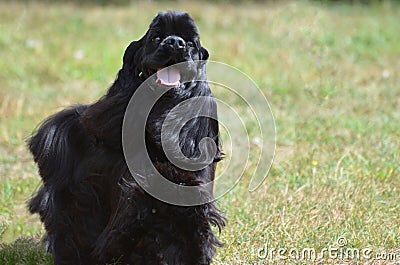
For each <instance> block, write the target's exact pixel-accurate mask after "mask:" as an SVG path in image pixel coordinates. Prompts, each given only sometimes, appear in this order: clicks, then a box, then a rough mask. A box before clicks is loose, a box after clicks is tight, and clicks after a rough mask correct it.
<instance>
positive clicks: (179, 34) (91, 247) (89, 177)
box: [29, 11, 225, 265]
mask: <svg viewBox="0 0 400 265" xmlns="http://www.w3.org/2000/svg"><path fill="white" fill-rule="evenodd" d="M208 57H209V55H208V52H207V50H206V49H205V48H203V47H202V46H201V44H200V39H199V34H198V31H197V28H196V25H195V24H194V22H193V20H192V19H191V18H190V16H189V15H188V14H186V13H179V12H172V11H168V12H162V13H159V14H158V15H157V16H156V17H155V18H154V20H153V21H152V23H151V24H150V28H149V30H148V31H147V33H146V34H145V35H144V36H143V37H142V38H141V39H140V40H138V41H134V42H132V43H131V44H130V45H129V46H128V48H127V49H126V51H125V54H124V57H123V65H122V69H120V70H119V72H118V75H117V78H116V80H115V82H114V83H113V84H112V86H111V87H110V88H109V90H108V92H107V94H106V95H105V96H103V97H102V98H101V99H100V100H98V101H97V102H95V103H94V104H91V105H78V106H74V107H72V108H69V109H66V110H63V111H61V112H59V113H56V114H55V115H53V116H52V117H50V118H48V119H47V120H46V121H45V122H44V123H43V124H42V125H41V126H40V127H39V129H38V130H37V131H36V132H35V133H34V135H33V136H32V137H31V138H30V140H29V149H30V151H31V152H32V154H33V157H34V160H35V162H36V163H37V165H38V168H39V173H40V176H41V178H42V181H43V185H42V186H41V188H40V190H39V191H38V193H37V194H36V195H35V196H34V197H33V198H32V199H31V201H30V203H29V209H30V211H31V213H38V214H39V215H40V217H41V221H42V222H43V223H44V226H45V229H46V236H45V238H44V242H45V244H46V247H47V250H48V251H49V252H50V253H52V255H53V257H54V263H55V264H56V265H61V264H69V265H79V264H82V265H96V264H109V263H113V262H117V263H118V264H133V265H166V264H168V265H205V264H210V263H211V261H212V259H213V256H214V254H215V249H216V247H217V246H220V245H221V243H220V242H219V241H218V239H217V238H216V236H215V235H214V232H213V230H212V226H216V227H217V228H218V229H219V230H221V228H222V227H223V226H224V225H225V219H224V218H223V217H222V216H221V214H220V212H219V211H218V209H217V208H216V206H215V203H214V202H213V200H212V191H210V190H207V189H205V190H203V192H204V196H206V197H207V196H208V197H209V198H211V200H208V201H209V202H208V203H204V204H199V205H192V206H179V205H174V204H170V203H168V202H163V201H160V200H158V199H157V198H155V197H153V196H151V195H150V194H148V193H147V192H146V191H145V190H144V189H143V188H142V187H141V186H140V185H139V183H138V182H137V181H136V180H135V178H134V177H133V175H132V172H131V171H132V170H129V168H128V165H127V161H126V159H125V156H124V152H123V144H122V127H123V126H122V125H123V120H124V116H125V112H126V109H127V106H128V103H129V101H130V99H131V98H132V96H133V95H134V93H135V92H136V91H137V90H138V88H139V87H140V85H141V84H143V83H144V82H145V80H146V79H148V78H155V79H156V83H157V85H158V86H159V87H160V88H162V87H164V88H167V90H166V91H167V92H166V93H164V94H163V95H162V96H161V98H159V100H158V101H157V102H156V103H155V105H154V107H153V108H152V110H151V112H150V114H149V116H148V117H147V120H146V126H145V132H144V135H145V138H146V139H145V144H146V148H147V155H148V157H149V158H150V159H151V162H152V164H153V165H154V167H155V168H156V169H157V171H158V172H159V173H160V174H161V175H162V176H163V177H165V178H166V179H168V180H169V181H171V182H173V183H176V184H179V185H183V186H200V185H202V184H205V183H210V182H211V181H212V180H214V172H215V166H216V163H217V162H218V161H220V160H221V152H220V149H219V144H220V143H219V139H218V134H219V133H218V122H217V121H216V120H215V119H212V118H209V117H205V116H204V115H203V116H201V117H197V118H193V119H191V120H190V122H188V123H187V124H186V125H185V126H184V127H183V128H181V131H180V132H179V141H178V142H179V148H180V149H181V150H182V152H183V154H184V155H185V156H186V157H187V158H189V159H190V158H196V157H198V156H199V155H200V151H199V145H200V141H201V139H203V138H210V139H212V140H213V141H214V143H215V146H217V150H216V152H215V155H214V157H213V159H212V161H211V163H209V164H208V165H206V166H205V167H203V168H201V169H199V170H187V169H182V168H179V167H178V166H176V165H175V164H174V163H171V161H169V160H168V158H167V156H166V154H165V152H164V150H163V147H162V145H161V142H160V139H161V138H160V137H161V136H160V134H161V127H162V124H163V121H164V119H165V118H166V115H167V114H168V113H169V112H170V111H171V109H173V108H174V106H176V105H177V104H179V103H181V102H183V101H185V100H187V99H190V98H195V97H198V96H206V97H209V98H210V99H212V95H211V91H210V88H209V86H208V84H207V81H206V80H204V78H199V76H197V75H200V74H201V75H204V73H205V63H204V61H205V60H207V59H208ZM199 60H201V61H199ZM182 62H184V63H185V65H187V68H193V69H186V70H187V72H183V71H182V69H179V68H170V67H169V68H166V67H168V66H171V65H174V64H176V63H182ZM187 73H190V75H191V76H189V77H188V76H186V77H185V78H186V80H189V81H186V82H183V80H182V79H183V75H187ZM206 107H207V109H206V111H208V112H210V114H213V115H215V114H216V113H215V112H216V104H215V101H214V100H211V103H210V104H208V105H207V106H206ZM130 115H136V113H133V114H132V113H130ZM137 115H140V114H137ZM211 116H212V115H211ZM215 117H216V116H215ZM129 133H131V134H132V137H135V132H134V131H133V132H129ZM138 152H141V151H140V150H139V151H138ZM139 155H142V154H139Z"/></svg>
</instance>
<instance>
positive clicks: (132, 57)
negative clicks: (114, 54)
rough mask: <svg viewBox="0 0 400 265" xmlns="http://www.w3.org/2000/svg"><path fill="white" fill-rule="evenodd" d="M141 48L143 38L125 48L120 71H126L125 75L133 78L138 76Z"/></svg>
mask: <svg viewBox="0 0 400 265" xmlns="http://www.w3.org/2000/svg"><path fill="white" fill-rule="evenodd" d="M142 47H143V38H141V39H140V40H138V41H132V42H131V44H129V46H128V47H127V48H126V50H125V53H124V57H123V60H122V61H123V65H122V70H124V71H127V72H126V73H127V74H132V75H133V76H139V73H140V71H141V70H140V67H139V66H140V58H141V57H142V54H141V52H140V51H141V48H142Z"/></svg>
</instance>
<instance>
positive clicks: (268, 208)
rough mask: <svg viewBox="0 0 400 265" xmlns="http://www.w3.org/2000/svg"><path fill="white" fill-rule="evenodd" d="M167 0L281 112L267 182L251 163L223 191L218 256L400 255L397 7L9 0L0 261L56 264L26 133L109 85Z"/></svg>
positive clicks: (0, 131) (1, 13)
mask: <svg viewBox="0 0 400 265" xmlns="http://www.w3.org/2000/svg"><path fill="white" fill-rule="evenodd" d="M167 9H176V10H184V11H187V12H189V13H190V14H191V15H192V17H193V18H194V19H195V21H196V23H197V25H198V27H199V30H200V33H201V36H202V43H203V45H204V46H205V47H206V48H207V49H208V51H209V52H210V54H211V59H212V60H214V61H220V62H224V63H227V64H230V65H232V66H234V67H237V68H238V69H240V70H242V71H243V72H244V73H246V74H247V75H249V76H250V77H251V78H252V79H253V80H254V81H255V82H256V83H257V85H258V86H259V87H260V89H261V90H262V91H263V93H264V94H265V95H266V97H267V99H268V101H269V104H270V106H271V109H272V111H273V113H274V117H275V122H276V131H277V137H276V146H277V149H276V156H275V160H274V163H273V165H272V167H271V170H270V172H269V175H268V177H267V178H266V180H265V181H264V182H263V184H262V185H261V187H260V188H259V189H257V190H256V191H255V192H249V191H248V189H247V187H248V183H249V174H248V172H247V171H246V172H245V173H244V178H243V181H241V182H240V183H239V184H238V185H237V186H236V187H235V189H233V190H232V191H231V192H230V193H229V194H228V195H226V196H224V197H223V198H221V199H220V200H219V201H218V204H219V206H220V208H221V209H222V210H223V211H224V212H225V215H226V217H227V219H228V220H229V222H228V226H227V227H226V228H225V229H224V230H223V231H222V234H221V235H220V238H221V240H222V241H223V242H224V243H225V246H224V247H223V248H221V249H219V251H218V254H217V256H216V260H215V262H214V264H216V265H222V264H257V262H259V263H258V264H267V263H266V262H267V258H268V257H266V258H263V257H262V255H261V254H263V251H261V252H260V248H265V245H266V244H267V245H268V247H269V248H276V249H278V248H282V249H286V250H288V251H289V250H290V249H304V248H315V249H316V250H317V251H321V250H323V249H324V248H329V247H330V246H336V245H338V242H337V241H338V239H341V240H344V239H345V240H346V242H345V243H346V244H345V246H346V247H350V248H357V249H360V250H361V249H366V248H368V249H371V251H372V252H373V254H372V255H373V257H376V255H375V254H379V253H387V254H393V255H390V256H389V255H387V256H386V258H385V259H384V261H383V263H382V264H386V262H387V263H389V262H395V261H396V259H397V263H398V262H400V218H399V217H400V204H399V198H400V165H399V161H400V133H399V132H400V23H399V17H400V5H399V4H398V3H396V2H394V1H393V2H390V1H382V2H380V3H379V4H378V3H376V4H371V5H361V4H354V5H347V4H321V3H318V2H313V1H311V2H308V1H299V2H287V3H285V4H283V3H281V4H260V3H253V4H235V5H228V4H227V3H220V4H212V3H211V2H202V3H199V2H185V1H177V2H160V3H158V2H151V1H148V2H140V3H135V4H131V5H128V6H100V5H84V6H79V5H74V4H62V3H57V4H55V3H53V4H50V3H47V4H46V3H36V2H28V3H20V2H0V59H1V60H0V242H3V243H2V245H1V246H0V264H51V262H50V258H49V256H47V255H45V254H44V252H43V248H42V247H41V246H40V245H38V244H37V243H35V242H37V241H38V238H40V236H41V235H43V229H42V227H41V224H40V222H39V218H38V217H37V216H31V215H29V213H28V212H27V210H26V202H27V200H28V199H29V198H30V196H31V195H32V194H33V193H34V192H35V190H36V189H37V188H38V185H39V183H40V182H39V176H38V173H37V169H36V167H35V165H34V163H33V161H32V157H31V156H30V154H29V153H28V151H27V148H26V146H25V141H26V139H27V138H28V137H29V135H30V133H31V132H32V131H33V130H34V128H35V127H36V126H37V124H38V123H39V122H40V121H41V120H43V119H44V118H45V117H46V116H48V115H50V114H52V113H54V112H56V111H58V110H60V109H62V108H64V107H66V106H68V105H71V104H76V103H89V102H93V101H94V100H96V99H97V98H99V97H100V96H101V95H103V94H104V93H105V91H106V89H107V88H108V86H109V85H110V84H111V82H112V81H113V80H114V78H115V75H116V73H117V71H118V69H119V67H120V66H121V57H122V54H123V51H124V49H125V47H126V46H127V45H128V44H129V42H130V41H132V40H134V39H138V38H139V37H141V36H142V35H143V34H144V33H145V31H146V29H147V27H148V25H149V23H150V21H151V19H152V18H153V17H154V15H155V14H156V13H157V12H158V11H160V10H167ZM238 104H239V103H238ZM243 113H244V114H245V113H246V111H245V110H243ZM244 114H243V115H244ZM250 137H252V135H250ZM255 159H256V157H255V156H252V155H250V161H249V168H248V170H252V168H253V169H254V166H255V163H256V161H255ZM31 237H33V238H31ZM22 238H25V239H22ZM17 239H18V240H17ZM15 240H17V241H16V242H15ZM12 242H15V243H12ZM339 246H340V245H339ZM264 254H265V253H264ZM396 255H397V256H396ZM389 257H392V258H391V259H390V258H389ZM274 261H276V262H277V263H282V264H283V263H285V262H288V260H279V258H276V257H275V259H274ZM325 261H326V262H327V263H335V262H339V261H340V259H339V258H335V257H331V258H330V259H329V258H327V259H325ZM364 261H365V260H364ZM368 261H370V262H372V258H371V259H368ZM290 262H305V263H311V261H307V260H306V261H304V260H295V259H291V260H290ZM345 262H348V261H347V260H346V261H345Z"/></svg>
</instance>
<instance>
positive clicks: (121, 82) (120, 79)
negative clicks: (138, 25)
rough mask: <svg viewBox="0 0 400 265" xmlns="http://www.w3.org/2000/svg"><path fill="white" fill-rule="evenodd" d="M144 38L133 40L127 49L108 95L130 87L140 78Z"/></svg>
mask: <svg viewBox="0 0 400 265" xmlns="http://www.w3.org/2000/svg"><path fill="white" fill-rule="evenodd" d="M145 36H146V35H145ZM143 40H144V37H142V38H141V39H140V40H138V41H132V42H131V43H130V44H129V46H128V47H127V48H126V49H125V53H124V56H123V59H122V68H121V70H119V72H118V75H117V79H116V80H115V82H114V84H113V85H112V86H111V87H110V89H109V90H108V93H107V95H108V96H112V95H115V94H117V93H118V92H119V91H121V90H124V89H126V88H128V89H129V88H130V87H131V85H132V84H133V83H134V81H135V80H137V79H138V78H139V74H140V72H141V69H140V68H141V66H140V60H141V58H142V48H143V42H144V41H143Z"/></svg>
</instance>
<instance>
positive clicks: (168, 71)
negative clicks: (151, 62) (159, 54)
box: [157, 67, 181, 86]
mask: <svg viewBox="0 0 400 265" xmlns="http://www.w3.org/2000/svg"><path fill="white" fill-rule="evenodd" d="M180 79H181V74H180V73H179V70H178V69H176V68H174V67H166V68H162V69H158V71H157V82H158V83H161V84H162V85H164V86H179V85H180V82H179V80H180Z"/></svg>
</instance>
